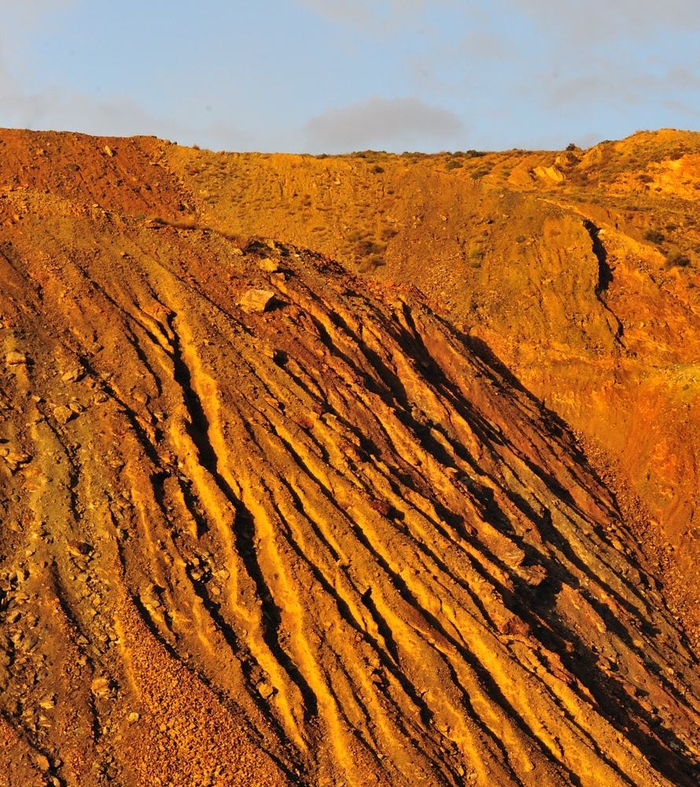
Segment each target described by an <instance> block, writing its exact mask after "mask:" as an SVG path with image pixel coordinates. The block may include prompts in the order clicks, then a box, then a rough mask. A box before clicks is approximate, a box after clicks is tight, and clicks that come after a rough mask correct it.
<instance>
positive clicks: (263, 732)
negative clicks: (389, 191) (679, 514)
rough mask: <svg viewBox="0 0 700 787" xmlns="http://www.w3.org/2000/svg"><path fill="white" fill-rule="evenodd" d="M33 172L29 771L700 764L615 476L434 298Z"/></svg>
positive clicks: (17, 720)
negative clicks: (613, 487) (453, 323)
mask: <svg viewBox="0 0 700 787" xmlns="http://www.w3.org/2000/svg"><path fill="white" fill-rule="evenodd" d="M27 185H28V188H25V189H21V193H20V194H19V195H18V193H17V192H15V191H13V192H12V193H11V194H10V195H9V196H8V197H7V200H8V201H12V200H14V201H15V202H16V201H17V200H18V199H20V198H21V200H23V204H24V205H25V206H26V209H25V210H24V211H23V212H22V213H21V214H19V213H18V214H16V215H13V216H11V217H10V218H9V220H8V223H7V224H6V225H5V226H4V227H3V229H2V247H1V249H2V253H0V303H1V304H2V315H1V318H0V319H1V324H2V328H0V342H1V343H2V354H1V358H2V364H3V366H2V370H1V373H0V402H1V405H2V412H1V413H0V416H1V417H2V420H1V421H0V439H1V440H2V443H1V444H0V453H1V454H2V459H0V473H2V487H1V489H2V491H1V493H0V503H1V505H2V531H1V535H0V537H1V540H0V560H1V561H2V569H1V570H2V573H1V574H0V577H1V580H2V585H0V587H1V588H2V595H1V596H0V615H1V616H2V635H3V640H2V643H1V651H0V657H1V662H0V663H1V666H0V683H1V685H2V693H1V694H0V710H1V717H0V718H1V723H2V735H3V739H4V742H5V743H6V745H5V747H4V748H3V749H2V750H1V751H0V758H2V771H3V772H4V773H6V774H8V777H7V778H8V780H9V783H10V784H13V785H14V784H16V785H25V784H50V783H54V784H68V785H93V784H94V785H100V784H108V783H109V784H114V783H116V784H124V785H131V784H159V783H163V784H182V785H191V784H227V785H228V784H275V785H277V784H286V783H292V784H309V785H311V784H313V785H324V784H325V785H335V784H343V783H345V784H371V783H378V784H386V785H400V784H409V783H417V784H426V785H461V784H482V785H494V784H498V785H511V784H513V785H516V784H538V785H545V784H549V785H557V787H559V785H562V784H581V785H591V786H592V785H600V784H606V785H630V784H634V785H655V784H659V785H661V784H669V785H670V784H688V785H690V784H694V783H695V782H696V779H697V757H698V742H697V738H696V735H697V729H698V711H699V707H698V695H699V689H698V671H697V661H696V659H695V657H694V656H693V655H692V653H691V652H690V651H689V650H688V647H687V644H686V642H685V640H684V637H683V635H682V632H681V631H680V630H679V628H678V624H677V623H676V621H675V620H674V619H673V616H672V615H671V614H670V613H669V612H668V611H667V609H666V607H665V604H664V601H663V599H662V597H661V595H660V593H659V590H658V586H657V583H656V581H655V580H654V579H653V578H652V577H651V576H650V574H649V573H648V571H646V569H645V564H646V558H645V556H644V555H643V553H642V552H641V551H639V550H638V548H637V547H636V546H635V543H634V539H633V538H632V537H631V535H630V533H629V532H628V531H627V529H626V527H625V524H624V522H623V521H622V520H621V518H620V516H619V513H618V511H617V507H616V503H615V500H614V498H613V497H612V496H611V494H610V493H609V492H608V490H607V489H606V488H605V487H604V485H603V484H602V483H601V482H600V480H599V479H598V478H597V477H596V476H595V475H594V474H593V473H592V471H591V470H590V469H589V468H588V466H587V464H586V461H585V458H584V456H583V455H582V453H581V452H580V450H579V449H578V447H577V445H576V444H575V442H574V441H573V439H572V437H571V435H570V434H569V433H568V432H567V431H566V429H565V428H564V427H563V426H562V425H561V423H560V422H558V421H556V420H554V418H553V416H552V415H551V414H550V413H548V412H547V411H545V410H544V409H542V408H541V406H540V404H539V403H538V402H537V401H536V400H534V399H533V398H531V397H530V396H529V395H528V394H527V393H526V392H525V391H523V390H522V389H520V388H519V387H517V385H516V384H515V383H514V382H512V381H509V380H508V379H506V378H505V377H504V376H503V374H501V373H499V372H498V371H496V370H495V369H494V368H492V367H490V366H489V365H487V364H486V363H485V362H484V361H483V360H480V359H479V358H478V357H476V356H474V355H473V354H472V353H471V352H470V351H469V349H468V348H467V345H466V344H465V342H464V339H463V337H461V336H460V335H458V334H457V333H455V332H454V331H453V330H452V329H451V328H450V327H449V326H448V325H446V324H445V323H444V322H443V321H442V320H441V319H439V318H438V317H437V316H436V315H435V314H434V313H433V312H432V311H431V309H430V308H429V306H428V305H427V304H426V303H425V301H424V299H423V298H422V297H421V296H420V295H419V294H418V293H415V292H412V291H411V290H410V288H397V287H388V288H385V287H383V286H381V285H378V284H372V283H371V282H367V281H362V280H358V279H356V278H353V277H351V276H349V275H348V274H346V273H345V272H344V271H343V270H342V269H341V268H340V267H339V266H337V265H336V264H335V263H332V262H330V261H329V260H328V259H327V258H325V257H323V256H320V255H314V254H312V253H309V252H304V251H301V250H297V249H294V248H293V247H292V248H289V247H286V246H276V245H275V244H273V243H271V244H265V243H260V242H258V243H256V242H253V243H251V244H249V245H248V246H246V247H245V249H244V252H243V253H242V252H241V248H240V246H239V245H236V244H235V243H234V242H232V241H231V240H230V239H228V238H227V237H225V236H223V235H221V234H220V233H218V232H212V231H210V230H203V229H197V228H191V229H183V228H182V227H181V228H175V227H173V226H167V225H163V224H154V225H153V226H151V227H146V226H144V224H143V222H142V221H140V220H135V219H133V218H130V217H129V216H128V215H127V213H126V212H121V211H117V210H114V211H112V212H108V213H105V212H104V210H101V209H100V208H99V207H93V206H92V204H91V203H90V202H89V201H88V202H87V204H85V203H81V202H80V201H79V199H78V196H76V195H73V196H71V195H68V194H63V195H61V194H56V193H51V194H46V193H42V192H39V191H37V190H35V189H33V188H31V186H29V184H27ZM20 186H21V184H20ZM251 292H252V293H254V294H255V293H257V294H258V295H259V298H258V299H256V298H249V297H247V296H249V295H250V293H251ZM265 293H267V294H265ZM270 295H272V296H273V300H271V301H269V302H268V303H267V307H266V310H265V311H256V309H255V307H254V305H253V306H252V307H249V308H242V307H241V306H240V305H239V302H240V303H252V304H255V303H259V302H263V303H265V302H267V299H268V298H269V297H270ZM242 299H243V300H242Z"/></svg>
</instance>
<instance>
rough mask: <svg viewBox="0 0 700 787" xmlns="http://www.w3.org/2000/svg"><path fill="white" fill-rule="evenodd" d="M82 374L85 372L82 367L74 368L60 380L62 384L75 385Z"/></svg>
mask: <svg viewBox="0 0 700 787" xmlns="http://www.w3.org/2000/svg"><path fill="white" fill-rule="evenodd" d="M84 374H85V370H84V369H83V367H82V366H74V367H73V368H72V369H68V371H66V372H64V373H63V374H62V375H61V380H63V382H64V383H77V382H78V380H81V379H82V378H83V376H84Z"/></svg>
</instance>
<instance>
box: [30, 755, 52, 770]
mask: <svg viewBox="0 0 700 787" xmlns="http://www.w3.org/2000/svg"><path fill="white" fill-rule="evenodd" d="M34 762H35V763H36V766H37V768H38V769H39V770H40V771H43V772H44V773H48V771H50V770H51V763H50V762H49V758H48V757H47V756H46V755H45V754H36V755H35V756H34Z"/></svg>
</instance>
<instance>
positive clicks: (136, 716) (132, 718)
mask: <svg viewBox="0 0 700 787" xmlns="http://www.w3.org/2000/svg"><path fill="white" fill-rule="evenodd" d="M126 718H127V720H128V721H129V722H130V723H131V724H133V723H134V722H136V721H138V720H139V719H140V718H141V714H140V713H136V712H135V711H132V712H131V713H130V714H129V715H128V716H127V717H126Z"/></svg>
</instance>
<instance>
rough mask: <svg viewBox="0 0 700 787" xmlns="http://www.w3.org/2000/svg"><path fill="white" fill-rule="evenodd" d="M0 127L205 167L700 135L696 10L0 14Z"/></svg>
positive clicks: (685, 4) (152, 8)
mask: <svg viewBox="0 0 700 787" xmlns="http://www.w3.org/2000/svg"><path fill="white" fill-rule="evenodd" d="M0 10H2V18H3V22H2V26H1V28H0V126H3V127H21V128H34V129H49V128H50V129H68V130H74V131H83V132H86V133H92V134H108V135H116V136H120V135H130V134H153V135H156V136H159V137H164V138H166V139H171V140H174V141H177V142H180V143H181V144H187V145H192V144H199V145H200V146H202V147H207V148H212V149H214V150H262V151H275V150H277V151H289V152H315V153H319V152H329V153H333V152H343V151H352V150H363V149H366V148H374V149H381V150H388V151H396V152H402V151H404V150H425V151H437V150H460V149H461V150H464V149H468V148H478V149H489V150H503V149H508V148H512V147H521V148H552V149H557V148H562V147H564V146H565V145H566V144H568V143H569V142H576V143H578V144H580V145H582V146H588V145H591V144H594V143H595V142H598V141H600V140H601V139H618V138H621V137H624V136H626V135H628V134H631V133H633V132H634V131H636V130H638V129H655V128H661V127H674V128H683V129H691V130H698V129H699V128H700V2H699V1H698V0H587V2H576V1H575V0H558V1H557V2H555V1H554V0H491V2H487V0H434V1H432V2H431V1H430V0H374V2H371V0H258V2H244V1H243V0H228V2H224V0H199V2H194V3H193V2H188V3H185V2H181V0H169V1H168V2H166V1H165V0H140V1H139V2H137V1H136V0H119V2H115V0H109V1H108V0H0Z"/></svg>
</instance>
